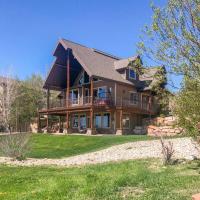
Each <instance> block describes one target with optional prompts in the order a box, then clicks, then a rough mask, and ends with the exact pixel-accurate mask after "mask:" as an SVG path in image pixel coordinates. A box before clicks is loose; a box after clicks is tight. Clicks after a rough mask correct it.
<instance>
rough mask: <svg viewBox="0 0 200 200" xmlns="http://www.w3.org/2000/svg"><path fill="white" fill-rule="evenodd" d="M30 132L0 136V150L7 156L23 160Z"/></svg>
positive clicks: (27, 147)
mask: <svg viewBox="0 0 200 200" xmlns="http://www.w3.org/2000/svg"><path fill="white" fill-rule="evenodd" d="M29 139H30V134H28V133H19V134H9V135H6V136H2V138H1V140H0V151H1V152H2V153H3V156H8V157H11V158H13V159H17V160H24V159H25V158H26V154H27V152H28V151H29V150H30V146H29Z"/></svg>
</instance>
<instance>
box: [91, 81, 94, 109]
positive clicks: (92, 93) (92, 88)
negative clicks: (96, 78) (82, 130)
mask: <svg viewBox="0 0 200 200" xmlns="http://www.w3.org/2000/svg"><path fill="white" fill-rule="evenodd" d="M90 93H91V105H93V99H94V98H93V96H94V83H93V78H91V80H90Z"/></svg>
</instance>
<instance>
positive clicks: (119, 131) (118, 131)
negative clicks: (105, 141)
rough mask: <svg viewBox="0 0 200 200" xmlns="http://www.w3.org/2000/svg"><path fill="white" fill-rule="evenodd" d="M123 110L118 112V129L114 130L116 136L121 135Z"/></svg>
mask: <svg viewBox="0 0 200 200" xmlns="http://www.w3.org/2000/svg"><path fill="white" fill-rule="evenodd" d="M122 121H123V110H122V109H120V111H119V129H117V130H116V135H123V123H122Z"/></svg>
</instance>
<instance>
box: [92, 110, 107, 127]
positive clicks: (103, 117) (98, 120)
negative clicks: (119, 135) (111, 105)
mask: <svg viewBox="0 0 200 200" xmlns="http://www.w3.org/2000/svg"><path fill="white" fill-rule="evenodd" d="M95 127H96V128H109V127H110V113H104V114H96V115H95Z"/></svg>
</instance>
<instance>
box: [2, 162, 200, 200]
mask: <svg viewBox="0 0 200 200" xmlns="http://www.w3.org/2000/svg"><path fill="white" fill-rule="evenodd" d="M199 171H200V166H199V164H198V163H197V161H196V162H191V163H187V164H179V165H174V166H168V167H163V166H162V165H161V163H160V161H158V160H135V161H128V162H122V163H109V164H102V165H94V166H85V167H82V168H58V167H57V168H56V167H11V166H5V165H0V199H1V200H18V199H20V200H44V199H48V200H68V199H69V200H124V199H126V200H130V199H133V200H163V199H165V200H166V199H170V200H189V199H191V195H192V194H194V193H199V192H200V188H199V185H200V174H199V173H200V172H199Z"/></svg>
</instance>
